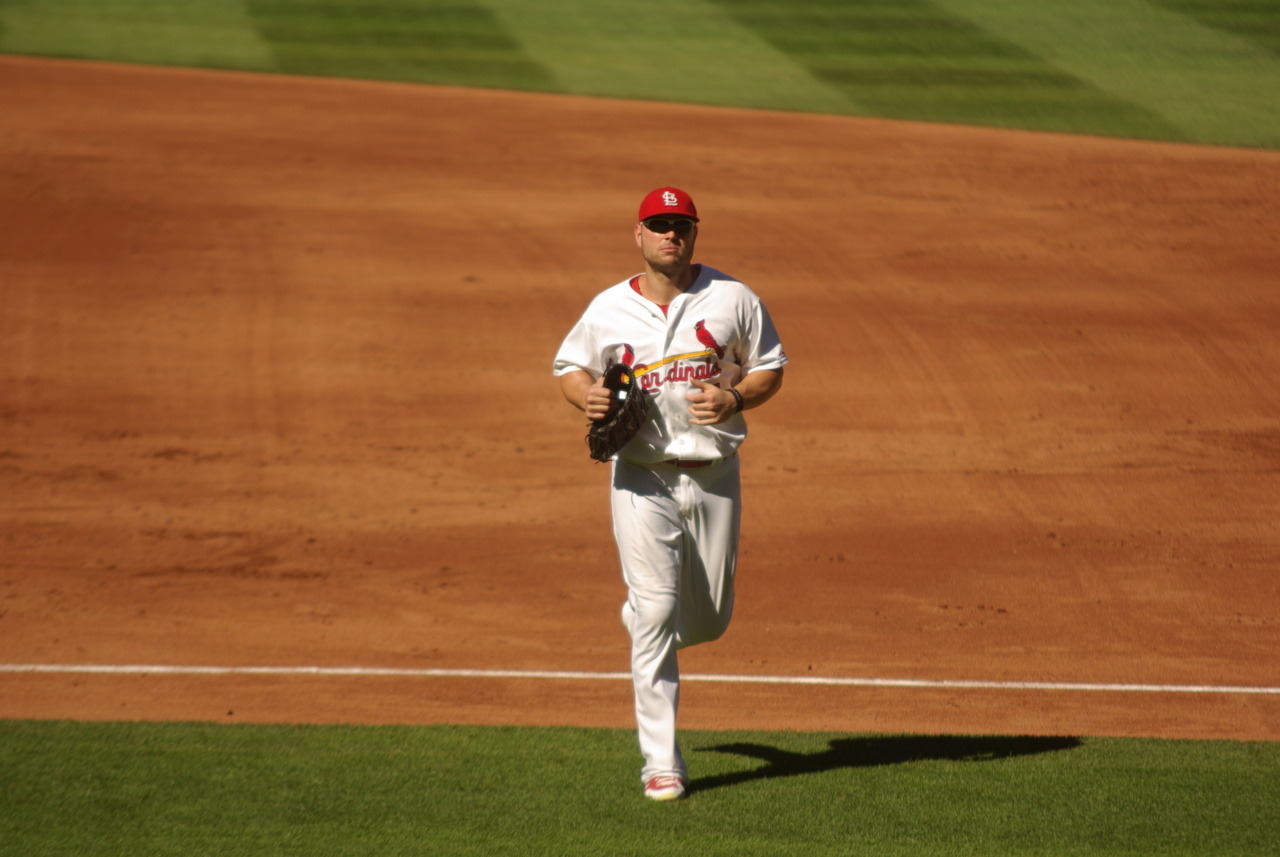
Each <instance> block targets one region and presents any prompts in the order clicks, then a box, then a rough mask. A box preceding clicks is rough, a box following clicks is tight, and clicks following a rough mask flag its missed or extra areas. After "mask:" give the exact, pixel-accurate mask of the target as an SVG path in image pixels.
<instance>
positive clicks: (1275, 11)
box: [1152, 0, 1280, 56]
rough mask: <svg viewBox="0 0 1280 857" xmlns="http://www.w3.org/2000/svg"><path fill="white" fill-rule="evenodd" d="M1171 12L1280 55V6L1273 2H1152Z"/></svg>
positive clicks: (1271, 0)
mask: <svg viewBox="0 0 1280 857" xmlns="http://www.w3.org/2000/svg"><path fill="white" fill-rule="evenodd" d="M1152 2H1154V3H1155V4H1156V5H1158V6H1162V7H1164V8H1165V9H1168V10H1170V11H1171V12H1178V13H1180V14H1182V15H1186V16H1188V17H1190V18H1193V19H1195V20H1196V21H1198V22H1199V23H1201V24H1203V25H1204V26H1206V27H1213V28H1215V29H1218V30H1223V31H1224V32H1228V33H1231V34H1232V35H1235V36H1240V37H1241V38H1244V39H1248V40H1250V41H1252V42H1255V43H1256V44H1258V45H1259V46H1261V47H1262V48H1263V49H1264V50H1266V51H1269V52H1270V53H1273V54H1275V55H1276V56H1280V3H1277V2H1276V0H1152Z"/></svg>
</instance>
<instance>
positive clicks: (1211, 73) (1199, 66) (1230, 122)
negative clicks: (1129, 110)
mask: <svg viewBox="0 0 1280 857" xmlns="http://www.w3.org/2000/svg"><path fill="white" fill-rule="evenodd" d="M935 2H936V4H937V5H938V6H939V7H942V8H945V9H947V10H949V11H950V12H951V13H953V14H955V15H960V16H963V17H966V18H968V19H969V20H971V21H973V22H975V23H976V24H978V25H979V26H981V27H983V28H984V29H986V30H987V31H988V32H991V33H993V34H995V35H997V36H999V37H1000V38H1002V39H1005V40H1007V41H1009V42H1012V43H1014V44H1018V45H1021V46H1022V47H1023V48H1025V49H1026V50H1028V51H1030V52H1032V53H1034V54H1036V55H1038V56H1041V57H1043V58H1044V59H1045V60H1047V61H1049V62H1050V63H1052V64H1053V65H1054V66H1056V67H1057V68H1059V69H1061V70H1063V71H1065V72H1068V73H1070V74H1072V75H1074V76H1076V77H1078V78H1080V79H1081V80H1084V81H1087V82H1088V83H1089V84H1091V85H1092V86H1094V87H1096V88H1098V89H1100V90H1103V91H1105V92H1107V93H1109V94H1111V95H1112V96H1113V97H1115V98H1117V99H1121V100H1123V101H1126V102H1129V103H1132V104H1134V105H1144V106H1145V107H1146V108H1147V109H1149V110H1150V111H1153V112H1155V113H1157V114H1159V115H1160V116H1161V117H1162V118H1163V119H1164V120H1165V121H1167V122H1168V123H1169V124H1171V125H1173V126H1174V127H1176V128H1177V129H1178V131H1179V136H1180V137H1182V138H1183V139H1186V140H1191V141H1195V142H1205V143H1211V142H1219V143H1223V142H1225V143H1231V144H1235V145H1244V146H1266V147H1277V146H1280V110H1277V109H1276V104H1277V103H1278V102H1280V59H1277V57H1275V56H1274V55H1273V54H1272V53H1271V52H1270V51H1269V50H1267V49H1265V48H1263V47H1262V46H1260V45H1259V44H1258V43H1257V42H1255V41H1253V40H1252V39H1248V38H1243V37H1240V36H1237V35H1233V34H1232V33H1230V32H1228V31H1227V29H1226V28H1225V27H1224V26H1219V27H1207V26H1204V25H1202V24H1200V23H1197V22H1196V21H1195V20H1194V19H1192V18H1190V17H1188V16H1186V15H1183V14H1179V13H1177V12H1173V11H1170V10H1169V9H1166V8H1162V7H1161V6H1160V5H1157V4H1156V3H1154V2H1147V0H1071V2H1070V3H1028V2H1026V1H1025V0H935ZM1234 5H1235V4H1231V3H1227V4H1221V6H1220V12H1221V15H1220V17H1219V19H1218V20H1219V21H1220V22H1222V23H1223V24H1225V23H1226V21H1228V20H1229V19H1234V18H1235V16H1234V15H1231V14H1229V13H1228V12H1227V10H1228V9H1230V8H1232V7H1234ZM1270 17H1271V16H1267V18H1268V19H1270ZM1235 20H1242V19H1235ZM1243 20H1248V18H1245V19H1243ZM1144 136H1145V135H1144ZM1172 139H1176V137H1175V138H1172Z"/></svg>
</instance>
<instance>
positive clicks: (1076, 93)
mask: <svg viewBox="0 0 1280 857" xmlns="http://www.w3.org/2000/svg"><path fill="white" fill-rule="evenodd" d="M0 51H3V52H9V53H26V54H39V55H48V56H61V57H82V58H95V59H109V60H127V61H135V62H144V63H164V64H174V65H192V66H209V67H217V68H231V69H250V70H257V71H268V72H270V71H275V72H290V73H300V74H316V75H333V76H342V77H366V78H377V79H387V80H404V81H416V82H424V83H444V84H460V85H468V86H482V87H500V88H510V89H523V90H540V91H550V92H567V93H578V94H588V95H601V96H610V97H622V98H640V99H650V100H660V101H683V102H692V103H701V104H718V105H734V106H744V107H760V108H774V109H784V110H796V111H808V112H827V113H846V114H853V115H864V116H887V117H896V118H905V119H918V120H930V121H943V122H959V123H968V124H983V125H993V126H1001V127H1017V128H1033V129H1045V130H1055V131H1068V132H1077V133H1094V134H1106V135H1115V136H1124V137H1143V138H1150V139H1160V140H1174V141H1191V142H1200V143H1219V144H1230V145H1243V146H1257V147H1267V148H1280V110H1277V109H1276V105H1277V104H1280V2H1276V1H1275V0H1230V2H1227V0H1071V2H1044V0H932V2H930V1H929V0H649V2H647V3H643V4H637V3H631V2H622V0H558V2H555V3H551V2H545V0H542V2H539V0H365V2H361V1H360V0H0Z"/></svg>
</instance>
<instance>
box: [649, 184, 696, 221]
mask: <svg viewBox="0 0 1280 857" xmlns="http://www.w3.org/2000/svg"><path fill="white" fill-rule="evenodd" d="M673 216H679V217H688V218H691V219H693V220H697V219H698V207H697V206H696V205H694V204H693V197H691V196H689V194H687V193H685V192H684V191H682V190H680V188H678V187H660V188H658V189H656V190H651V191H649V195H648V196H646V197H645V198H644V199H643V200H641V201H640V219H641V220H648V219H649V218H650V217H673Z"/></svg>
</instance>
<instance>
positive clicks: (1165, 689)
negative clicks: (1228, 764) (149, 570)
mask: <svg viewBox="0 0 1280 857" xmlns="http://www.w3.org/2000/svg"><path fill="white" fill-rule="evenodd" d="M0 673H79V674H97V675H251V676H252V675H282V676H357V677H375V676H392V677H402V678H517V679H554V680H570V681H630V680H631V674H630V673H623V672H571V671H562V670H473V669H433V668H426V667H424V668H400V667H321V666H180V665H164V664H0ZM682 678H683V680H684V681H703V682H719V683H723V684H808V685H824V686H828V687H896V688H926V689H927V688H942V689H974V690H1054V691H1068V692H1070V691H1103V692H1112V693H1230V694H1272V695H1280V687H1248V686H1232V685H1208V684H1106V683H1100V682H1059V681H966V680H951V679H915V678H857V677H851V676H783V675H716V674H701V675H700V674H696V673H695V674H691V675H685V676H682Z"/></svg>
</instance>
